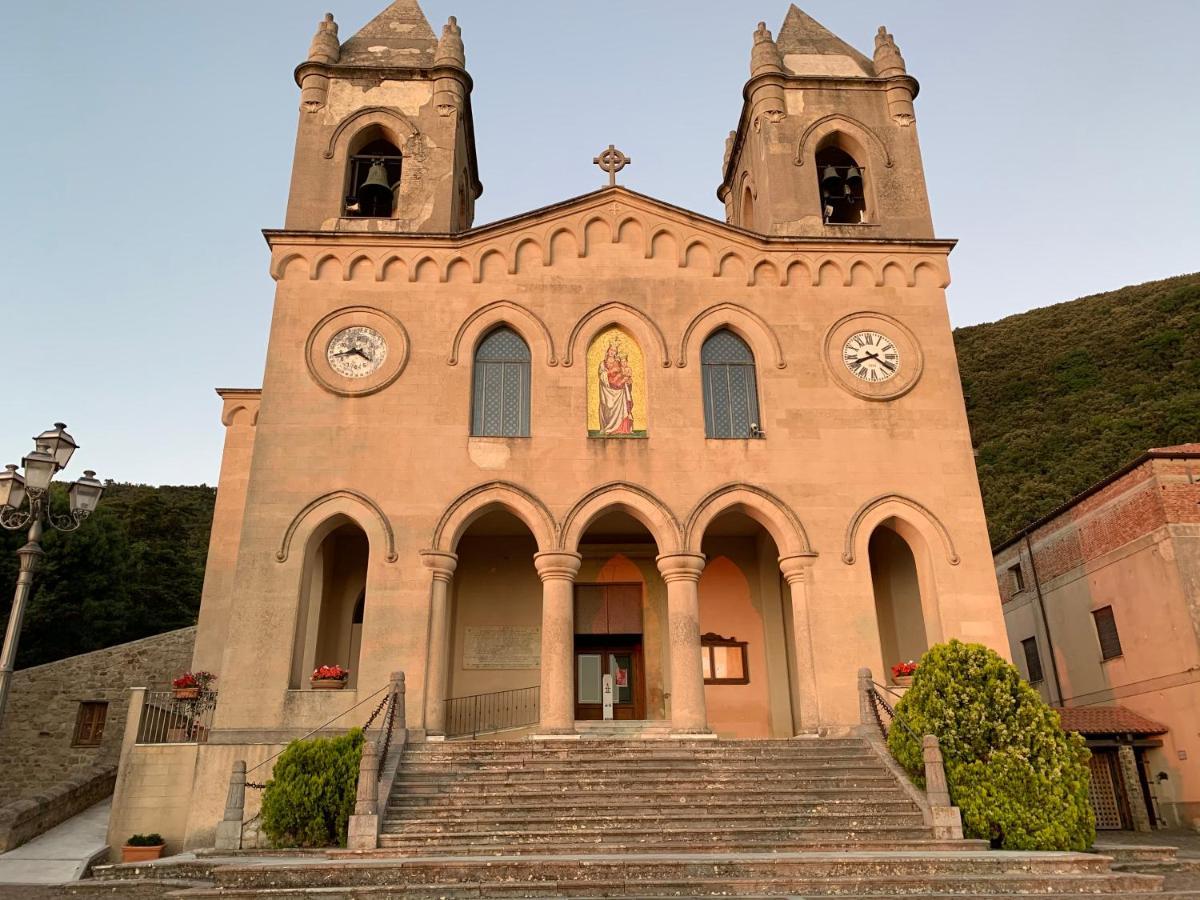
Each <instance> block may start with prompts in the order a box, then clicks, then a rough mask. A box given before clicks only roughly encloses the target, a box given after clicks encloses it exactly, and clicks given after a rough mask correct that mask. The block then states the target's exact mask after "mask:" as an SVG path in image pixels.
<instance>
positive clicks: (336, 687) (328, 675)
mask: <svg viewBox="0 0 1200 900" xmlns="http://www.w3.org/2000/svg"><path fill="white" fill-rule="evenodd" d="M349 678H350V670H349V669H343V668H342V667H341V666H338V665H333V666H317V668H315V669H313V673H312V679H311V681H310V684H311V685H312V689H313V690H314V691H340V690H341V689H342V688H344V687H345V686H346V682H347V681H348V680H349Z"/></svg>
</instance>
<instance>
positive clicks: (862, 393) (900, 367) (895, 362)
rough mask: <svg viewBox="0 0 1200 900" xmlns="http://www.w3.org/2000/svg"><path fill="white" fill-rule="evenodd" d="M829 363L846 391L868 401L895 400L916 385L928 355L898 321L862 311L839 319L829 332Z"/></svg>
mask: <svg viewBox="0 0 1200 900" xmlns="http://www.w3.org/2000/svg"><path fill="white" fill-rule="evenodd" d="M825 364H826V367H827V368H828V369H829V373H830V374H831V375H832V376H833V379H834V381H835V382H837V384H838V385H839V386H840V387H842V388H843V389H844V390H847V391H849V392H850V393H852V394H855V395H857V396H859V397H862V398H863V399H865V400H894V399H895V398H896V397H900V396H903V395H904V394H906V393H908V392H909V391H910V390H912V389H913V387H914V386H915V385H916V383H917V380H918V379H919V378H920V377H921V370H922V368H923V366H924V354H922V352H921V348H920V345H919V344H918V343H917V339H916V336H915V335H913V333H912V332H911V331H910V330H909V329H908V328H907V327H905V326H904V325H903V324H902V323H901V322H900V321H899V320H898V319H895V318H893V317H892V316H889V315H885V314H883V313H877V312H858V313H853V314H851V315H848V316H845V317H844V318H842V319H839V320H838V321H837V322H835V323H834V325H833V326H832V327H831V328H830V329H829V331H828V332H827V333H826V335H825Z"/></svg>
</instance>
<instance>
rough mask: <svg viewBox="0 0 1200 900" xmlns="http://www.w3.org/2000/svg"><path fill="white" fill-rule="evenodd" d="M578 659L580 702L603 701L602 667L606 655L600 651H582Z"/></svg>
mask: <svg viewBox="0 0 1200 900" xmlns="http://www.w3.org/2000/svg"><path fill="white" fill-rule="evenodd" d="M576 659H577V661H576V665H577V666H578V667H579V702H580V703H603V702H604V697H603V695H602V686H601V679H602V672H601V669H602V668H603V664H604V657H603V656H601V655H600V654H599V653H580V654H579V656H578V657H577V658H576Z"/></svg>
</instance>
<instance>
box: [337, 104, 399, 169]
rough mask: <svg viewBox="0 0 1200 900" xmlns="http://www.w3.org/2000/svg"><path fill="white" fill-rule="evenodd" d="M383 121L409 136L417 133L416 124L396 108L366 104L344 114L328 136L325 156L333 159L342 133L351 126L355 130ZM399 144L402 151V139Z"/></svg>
mask: <svg viewBox="0 0 1200 900" xmlns="http://www.w3.org/2000/svg"><path fill="white" fill-rule="evenodd" d="M364 120H369V121H364ZM381 120H382V121H381ZM384 122H390V123H391V124H393V125H397V126H399V127H400V128H401V129H402V130H403V131H405V132H407V133H408V136H409V137H412V136H413V135H414V134H418V133H419V132H418V130H417V126H416V125H414V124H413V123H412V120H410V119H409V118H408V117H406V116H405V115H404V114H403V113H401V112H399V111H398V110H395V109H392V108H391V107H387V106H366V107H363V108H362V109H360V110H357V111H356V112H353V113H351V114H350V115H348V116H346V118H344V119H342V121H341V122H340V123H339V124H338V127H337V128H335V129H333V134H331V135H330V136H329V146H328V147H326V148H325V158H326V159H333V156H334V154H335V153H336V152H337V148H338V145H339V143H340V142H341V140H342V135H344V134H346V132H347V131H349V130H350V129H351V128H353V129H354V131H355V132H357V131H359V130H360V129H361V128H363V127H365V126H367V125H380V124H383V123H384ZM355 126H357V127H355ZM399 144H400V147H399V148H398V149H399V150H400V152H401V153H403V152H404V146H403V144H404V141H400V142H399Z"/></svg>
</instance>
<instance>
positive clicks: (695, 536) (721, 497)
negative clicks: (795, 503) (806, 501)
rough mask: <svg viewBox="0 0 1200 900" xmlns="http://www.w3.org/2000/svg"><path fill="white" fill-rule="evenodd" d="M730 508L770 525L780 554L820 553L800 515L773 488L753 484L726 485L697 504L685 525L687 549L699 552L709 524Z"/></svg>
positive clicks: (767, 525)
mask: <svg viewBox="0 0 1200 900" xmlns="http://www.w3.org/2000/svg"><path fill="white" fill-rule="evenodd" d="M727 512H740V513H743V514H744V515H746V516H748V517H749V518H751V519H753V520H754V521H755V522H757V523H758V524H759V525H761V526H762V527H763V528H764V529H766V531H767V533H768V534H770V535H771V538H772V539H773V540H774V541H775V546H776V547H777V548H778V549H779V555H780V557H788V556H816V553H815V552H814V551H813V549H812V544H811V543H810V541H809V539H808V532H807V531H806V530H805V528H804V523H802V522H801V521H800V517H799V516H797V515H796V514H795V513H794V512H792V510H791V509H789V508H788V506H787V504H785V503H784V502H783V501H782V500H780V499H779V498H778V497H776V496H775V495H774V494H772V493H771V492H770V491H767V490H764V489H763V488H760V487H756V486H754V485H750V484H727V485H724V486H722V487H719V488H717V489H716V490H714V491H712V492H710V493H709V494H708V495H707V496H705V497H704V498H703V499H702V500H701V501H700V502H699V503H697V504H696V508H695V509H693V510H692V514H691V515H690V516H688V520H687V525H686V526H685V528H684V538H685V540H684V548H685V550H686V551H687V552H689V553H699V552H700V545H701V543H702V542H703V541H704V533H705V531H707V530H708V526H709V525H710V524H712V521H713V520H714V519H716V518H717V517H718V516H720V515H722V514H724V513H727Z"/></svg>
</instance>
